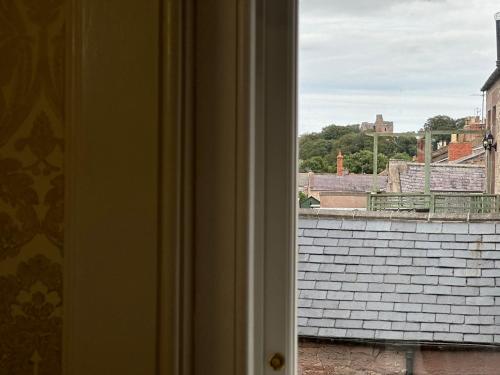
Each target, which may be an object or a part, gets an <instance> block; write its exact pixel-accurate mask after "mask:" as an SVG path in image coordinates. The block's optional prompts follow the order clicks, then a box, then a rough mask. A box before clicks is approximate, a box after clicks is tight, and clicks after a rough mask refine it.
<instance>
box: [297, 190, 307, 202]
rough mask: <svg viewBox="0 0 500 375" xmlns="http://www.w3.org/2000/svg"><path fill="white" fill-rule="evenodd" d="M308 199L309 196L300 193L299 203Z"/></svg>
mask: <svg viewBox="0 0 500 375" xmlns="http://www.w3.org/2000/svg"><path fill="white" fill-rule="evenodd" d="M306 199H307V194H306V193H304V192H303V191H299V202H302V201H304V200H306Z"/></svg>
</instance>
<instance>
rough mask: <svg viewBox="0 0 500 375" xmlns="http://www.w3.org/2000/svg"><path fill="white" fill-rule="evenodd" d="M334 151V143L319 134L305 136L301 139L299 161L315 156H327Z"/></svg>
mask: <svg viewBox="0 0 500 375" xmlns="http://www.w3.org/2000/svg"><path fill="white" fill-rule="evenodd" d="M331 150H332V142H331V141H329V140H327V139H324V138H322V137H321V135H320V134H318V133H310V134H304V135H302V136H301V137H300V138H299V159H302V160H306V159H310V158H312V157H313V156H325V155H327V154H329V153H330V152H331Z"/></svg>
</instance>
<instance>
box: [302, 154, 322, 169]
mask: <svg viewBox="0 0 500 375" xmlns="http://www.w3.org/2000/svg"><path fill="white" fill-rule="evenodd" d="M299 170H300V171H301V172H314V173H322V172H327V165H326V164H325V161H324V160H323V158H322V157H321V156H313V157H312V158H310V159H306V160H302V161H301V162H300V165H299Z"/></svg>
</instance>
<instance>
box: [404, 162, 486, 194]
mask: <svg viewBox="0 0 500 375" xmlns="http://www.w3.org/2000/svg"><path fill="white" fill-rule="evenodd" d="M399 178H400V181H401V192H402V193H415V192H422V191H424V182H425V173H424V164H421V163H408V164H407V169H406V171H405V172H401V173H400V175H399ZM485 190H486V171H485V168H484V166H481V165H468V164H431V191H438V192H457V193H458V192H484V191H485Z"/></svg>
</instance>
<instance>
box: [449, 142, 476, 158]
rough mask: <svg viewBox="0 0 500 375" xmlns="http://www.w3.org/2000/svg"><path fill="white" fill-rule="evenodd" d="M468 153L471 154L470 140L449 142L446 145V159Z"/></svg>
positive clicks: (467, 154) (461, 156)
mask: <svg viewBox="0 0 500 375" xmlns="http://www.w3.org/2000/svg"><path fill="white" fill-rule="evenodd" d="M469 155H472V143H470V142H451V143H450V144H449V145H448V161H453V160H457V159H460V158H463V157H464V156H469Z"/></svg>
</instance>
